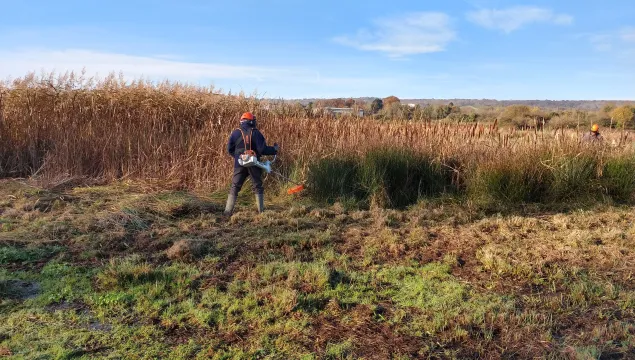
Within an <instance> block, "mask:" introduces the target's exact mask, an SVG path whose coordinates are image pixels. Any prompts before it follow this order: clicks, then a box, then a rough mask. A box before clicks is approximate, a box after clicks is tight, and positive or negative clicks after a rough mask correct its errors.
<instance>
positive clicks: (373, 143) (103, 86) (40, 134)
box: [0, 74, 635, 206]
mask: <svg viewBox="0 0 635 360" xmlns="http://www.w3.org/2000/svg"><path fill="white" fill-rule="evenodd" d="M245 111H252V112H254V113H255V114H256V116H257V117H258V119H259V127H260V128H261V129H262V131H263V132H264V133H265V135H266V137H267V138H268V140H269V141H270V142H274V141H276V142H278V143H279V144H280V145H281V148H282V155H281V157H280V159H281V161H280V163H279V164H278V166H279V168H280V169H282V170H283V171H284V172H286V173H289V174H290V173H293V174H294V176H296V177H297V178H298V179H299V180H307V179H308V180H309V182H310V184H311V185H312V189H313V190H314V192H315V193H321V192H322V193H326V192H328V193H329V194H330V195H329V196H327V198H333V199H335V198H338V197H340V195H342V196H345V197H346V196H348V195H350V194H349V192H350V189H349V188H351V187H352V188H353V189H352V192H353V193H355V194H356V195H355V196H354V197H361V198H364V199H366V200H368V199H369V198H371V197H372V198H373V199H375V200H376V199H384V200H382V202H383V203H384V204H386V205H394V206H403V205H407V204H409V203H410V202H412V201H413V200H412V199H418V198H419V197H420V196H431V195H434V194H438V193H446V192H451V191H454V192H457V191H458V192H461V193H469V194H472V195H471V196H473V198H474V199H478V200H479V201H503V200H504V201H509V202H517V201H529V202H531V201H545V200H546V199H550V200H553V199H567V198H568V197H570V196H569V195H567V194H570V193H572V192H573V193H579V192H580V191H582V188H579V187H577V188H571V189H569V188H568V187H567V186H569V185H566V184H568V181H569V180H568V179H570V178H571V177H574V178H576V177H577V178H579V179H583V178H584V179H591V180H589V183H590V184H591V183H592V184H593V186H597V187H601V188H602V189H603V191H604V193H606V194H609V193H610V194H613V196H614V197H615V198H616V199H620V201H627V200H630V199H632V193H633V192H634V191H632V190H630V189H631V187H634V185H633V182H632V179H633V178H634V177H635V170H632V168H633V167H632V166H631V165H630V164H632V143H630V142H629V141H628V139H627V138H626V137H625V136H624V135H623V134H621V133H614V134H605V136H607V137H608V138H609V141H607V143H608V144H605V145H602V146H594V147H588V146H585V145H583V144H580V143H579V136H580V134H575V133H572V132H557V133H543V132H538V131H529V132H513V131H509V132H508V131H505V129H502V130H501V129H499V128H498V127H497V126H496V124H447V123H446V124H442V123H427V122H408V121H391V122H379V121H375V120H371V119H366V118H364V119H357V118H348V119H346V118H343V119H337V120H335V119H332V118H330V117H328V116H317V117H316V116H312V115H311V114H307V113H306V112H305V110H304V109H303V108H302V107H301V106H298V105H291V104H284V105H276V104H271V103H269V102H265V101H260V100H257V99H256V98H254V97H246V96H242V95H241V96H228V95H222V94H218V93H216V92H215V91H214V89H213V88H201V87H193V86H187V85H182V84H175V83H163V84H158V85H153V84H150V83H147V82H143V81H137V82H133V83H126V82H124V81H123V80H121V79H119V78H116V77H114V76H111V77H110V78H108V79H106V80H102V81H94V80H91V79H84V78H82V77H81V76H75V75H74V74H66V75H64V76H59V77H53V76H52V75H50V76H43V77H37V76H34V75H29V76H26V77H24V78H21V79H17V80H15V81H13V82H11V83H7V84H3V85H2V86H1V87H0V176H2V177H16V176H31V175H34V174H37V175H38V176H44V177H58V176H87V177H100V178H106V179H118V178H130V179H160V180H162V181H165V182H167V183H173V184H179V185H180V186H183V187H188V188H194V187H203V188H208V189H222V188H224V187H226V186H227V183H228V180H229V177H230V174H231V166H232V161H231V159H230V158H229V157H228V156H227V154H226V153H225V144H226V141H227V137H228V136H229V133H230V132H231V131H232V130H233V129H234V128H236V127H237V125H238V118H239V116H240V114H241V113H243V112H245ZM390 148H396V149H405V150H403V151H405V152H402V150H395V151H397V152H392V153H390V151H388V152H387V153H383V154H382V153H381V151H378V149H390ZM360 159H362V160H360ZM363 159H366V160H363ZM571 159H574V160H571ZM577 159H587V160H577ZM325 161H326V162H328V161H336V162H337V161H339V162H341V161H344V162H345V161H350V163H349V165H348V166H349V167H348V168H349V169H355V170H354V171H353V170H352V173H354V174H353V175H351V176H353V177H352V178H351V179H349V180H348V181H349V183H348V184H343V183H341V184H340V188H342V187H343V188H347V189H348V190H346V191H344V190H342V191H340V192H338V191H339V190H336V188H337V186H336V185H333V184H334V183H337V182H338V181H340V182H342V181H344V179H345V178H346V176H344V175H343V174H345V173H342V168H341V166H343V165H341V164H339V165H338V164H337V163H334V164H331V165H324V164H325V163H324V162H325ZM316 164H321V165H319V166H318V165H316ZM351 164H352V165H351ZM400 164H401V165H400ZM572 164H573V165H572ZM320 166H321V167H322V168H320ZM329 166H330V167H331V168H332V169H331V170H328V169H329ZM351 166H352V167H351ZM578 167H582V168H583V169H582V168H581V169H578ZM324 169H326V170H324ZM558 169H565V170H558ZM566 169H570V170H566ZM358 170H359V171H358ZM576 171H577V172H579V174H578V173H576ZM631 171H632V172H631ZM561 173H562V174H561ZM558 174H560V175H558ZM603 174H610V175H603ZM320 176H323V177H325V178H324V179H319V178H318V177H320ZM607 176H610V177H614V178H616V179H619V180H616V181H615V182H607V180H605V179H606V177H607ZM533 183H537V184H539V185H536V186H533V185H527V184H533ZM321 184H322V185H321ZM516 184H522V185H523V186H524V187H528V188H529V189H530V190H519V189H518V187H519V186H520V185H516ZM545 184H547V185H545ZM562 184H565V185H562ZM333 186H335V188H334V187H333ZM541 187H548V188H549V189H551V188H554V189H556V188H558V189H560V190H557V191H556V190H553V189H552V190H549V191H546V192H545V191H544V189H542V188H541ZM594 189H596V188H594ZM554 191H556V192H557V193H558V194H556V195H554ZM527 193H530V195H527ZM338 194H339V195H338ZM360 194H361V195H360ZM536 194H540V195H536ZM546 194H548V195H546Z"/></svg>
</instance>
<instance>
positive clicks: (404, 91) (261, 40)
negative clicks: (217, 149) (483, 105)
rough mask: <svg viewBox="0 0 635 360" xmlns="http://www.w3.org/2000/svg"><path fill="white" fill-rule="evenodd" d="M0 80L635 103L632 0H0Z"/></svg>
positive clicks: (301, 94) (292, 94) (291, 94)
mask: <svg viewBox="0 0 635 360" xmlns="http://www.w3.org/2000/svg"><path fill="white" fill-rule="evenodd" d="M0 9H2V13H3V17H2V22H0V78H10V77H18V76H22V75H24V74H25V73H27V72H29V71H37V72H40V71H42V70H44V71H50V70H56V71H58V72H59V71H65V70H81V69H82V68H86V70H87V71H88V73H89V74H94V73H97V74H99V75H105V74H107V73H108V72H111V71H115V72H122V73H124V75H125V76H126V77H128V78H130V79H132V78H138V77H140V76H144V77H146V78H151V79H156V80H162V79H170V80H176V81H183V82H189V83H195V84H200V85H214V86H215V87H216V88H218V89H222V90H223V91H228V90H231V91H232V92H237V91H241V90H242V91H244V92H246V93H254V92H257V93H258V94H259V95H260V96H266V97H284V98H305V97H349V96H352V97H357V96H378V97H385V96H389V95H396V96H398V97H400V98H478V99H480V98H488V99H614V100H633V99H635V85H634V84H635V6H633V4H632V0H607V1H603V2H600V1H590V0H578V1H573V0H562V1H544V0H534V1H531V0H529V1H524V2H518V1H506V0H505V1H503V0H465V1H459V0H457V1H451V0H448V1H403V0H392V1H342V0H340V1H331V0H327V1H322V2H320V3H318V2H308V1H299V0H298V1H290V0H270V1H255V0H253V1H251V0H250V1H247V0H233V1H202V0H197V1H195V0H183V1H180V2H177V1H165V0H164V1H161V0H154V1H145V0H144V1H136V0H128V1H121V0H110V1H107V2H106V1H101V2H97V1H86V0H83V1H80V0H57V1H49V0H30V1H14V0H0Z"/></svg>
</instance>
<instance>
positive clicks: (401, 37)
mask: <svg viewBox="0 0 635 360" xmlns="http://www.w3.org/2000/svg"><path fill="white" fill-rule="evenodd" d="M374 25H375V26H374V28H373V30H367V29H361V30H359V31H358V32H357V34H356V35H354V36H339V37H336V38H335V39H334V40H335V41H336V42H338V43H340V44H342V45H346V46H351V47H354V48H357V49H359V50H364V51H378V52H382V53H385V54H387V55H388V56H390V57H394V58H398V57H403V56H405V55H412V54H425V53H433V52H439V51H444V50H445V47H446V46H447V45H448V43H450V42H451V41H453V40H455V39H456V33H455V32H454V30H453V29H452V25H451V20H450V18H449V17H448V16H447V15H446V14H444V13H436V12H421V13H410V14H407V15H403V16H398V17H391V18H383V19H378V20H375V21H374Z"/></svg>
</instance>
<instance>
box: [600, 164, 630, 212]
mask: <svg viewBox="0 0 635 360" xmlns="http://www.w3.org/2000/svg"><path fill="white" fill-rule="evenodd" d="M602 186H603V187H604V189H605V190H606V192H607V194H608V195H609V196H611V198H612V199H613V200H614V201H616V202H619V203H629V202H632V201H633V200H635V158H634V157H627V156H625V157H619V158H614V159H609V160H608V161H607V162H606V164H604V168H603V171H602Z"/></svg>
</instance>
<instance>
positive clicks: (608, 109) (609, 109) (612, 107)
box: [602, 103, 616, 114]
mask: <svg viewBox="0 0 635 360" xmlns="http://www.w3.org/2000/svg"><path fill="white" fill-rule="evenodd" d="M615 107H616V106H615V104H613V103H608V104H606V105H604V107H602V111H604V112H605V113H607V114H610V113H611V112H612V111H613V110H615Z"/></svg>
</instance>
